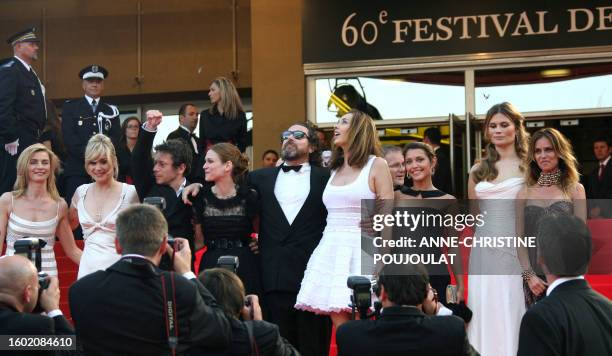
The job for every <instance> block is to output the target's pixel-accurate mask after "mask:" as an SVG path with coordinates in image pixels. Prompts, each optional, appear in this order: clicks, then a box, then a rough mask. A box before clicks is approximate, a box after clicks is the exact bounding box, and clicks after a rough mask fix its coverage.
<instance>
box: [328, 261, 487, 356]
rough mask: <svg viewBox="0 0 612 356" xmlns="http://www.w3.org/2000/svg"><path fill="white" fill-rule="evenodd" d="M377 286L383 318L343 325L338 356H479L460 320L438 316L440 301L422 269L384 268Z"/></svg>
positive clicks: (409, 266) (339, 338)
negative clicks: (438, 302) (438, 301)
mask: <svg viewBox="0 0 612 356" xmlns="http://www.w3.org/2000/svg"><path fill="white" fill-rule="evenodd" d="M400 268H401V270H400ZM400 272H401V275H400ZM378 285H379V287H380V296H379V299H380V301H381V303H382V306H383V311H382V314H381V316H380V318H378V319H377V320H357V321H349V322H347V323H344V324H343V325H341V326H340V327H339V328H338V331H337V333H336V342H337V344H338V355H340V356H348V355H385V356H391V355H408V354H409V355H428V356H429V355H477V353H476V351H474V349H473V348H472V346H471V345H470V344H469V342H468V339H467V336H466V332H465V326H464V323H463V321H462V320H461V319H459V318H458V317H455V316H435V313H436V309H437V302H436V301H435V299H434V293H433V291H431V287H430V286H429V278H428V276H427V272H426V271H425V270H424V269H423V268H422V267H420V266H414V265H406V266H402V267H396V266H392V265H388V266H385V267H384V268H383V270H382V271H381V273H380V276H379V278H378Z"/></svg>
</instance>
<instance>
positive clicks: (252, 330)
mask: <svg viewBox="0 0 612 356" xmlns="http://www.w3.org/2000/svg"><path fill="white" fill-rule="evenodd" d="M198 279H199V280H200V281H201V282H202V284H203V285H204V286H205V287H206V288H207V289H208V290H209V291H210V292H211V293H212V295H213V296H214V297H215V298H216V299H217V300H219V303H220V306H221V308H222V309H223V310H224V311H225V313H226V315H227V316H228V317H229V318H230V323H231V325H232V342H231V344H230V347H229V348H228V349H227V350H226V351H225V353H224V355H233V356H235V355H245V356H248V355H260V356H264V355H271V356H272V355H274V356H284V355H299V353H298V352H297V350H296V349H295V348H294V347H293V346H292V345H291V344H290V343H289V342H288V341H287V340H285V339H284V338H282V337H281V336H280V333H279V331H278V326H276V325H274V324H272V323H268V322H266V321H263V320H262V316H261V307H260V305H259V298H258V297H257V295H254V294H253V295H248V296H246V297H245V295H244V286H243V285H242V282H241V281H240V278H238V276H236V274H234V273H232V272H231V271H229V270H227V269H224V268H212V269H207V270H205V271H204V272H202V273H201V274H200V276H199V277H198ZM247 304H248V305H247ZM241 317H242V320H244V322H241V321H240V318H241Z"/></svg>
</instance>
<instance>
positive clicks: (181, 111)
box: [178, 103, 195, 116]
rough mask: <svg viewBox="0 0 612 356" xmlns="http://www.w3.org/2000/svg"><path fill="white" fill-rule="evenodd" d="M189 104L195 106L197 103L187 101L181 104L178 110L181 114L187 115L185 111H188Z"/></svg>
mask: <svg viewBox="0 0 612 356" xmlns="http://www.w3.org/2000/svg"><path fill="white" fill-rule="evenodd" d="M188 106H193V107H195V105H193V104H192V103H185V104H183V105H181V107H180V108H179V112H178V114H179V116H185V111H187V107H188Z"/></svg>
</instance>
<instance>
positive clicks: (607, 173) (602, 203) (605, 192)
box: [586, 159, 612, 218]
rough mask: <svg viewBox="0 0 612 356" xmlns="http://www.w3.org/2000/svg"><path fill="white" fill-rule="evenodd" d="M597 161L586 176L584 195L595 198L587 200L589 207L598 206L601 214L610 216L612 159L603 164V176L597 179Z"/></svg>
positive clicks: (611, 215) (611, 204)
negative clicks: (595, 165)
mask: <svg viewBox="0 0 612 356" xmlns="http://www.w3.org/2000/svg"><path fill="white" fill-rule="evenodd" d="M598 175H599V162H597V167H595V169H594V170H593V172H591V174H590V175H589V177H588V182H587V187H586V196H587V198H588V199H595V200H593V201H591V202H589V203H590V204H589V207H595V206H599V207H600V208H601V210H602V211H601V216H603V217H606V218H612V159H610V160H608V164H606V165H605V166H604V171H603V177H602V179H601V180H599V177H598ZM600 199H609V200H600Z"/></svg>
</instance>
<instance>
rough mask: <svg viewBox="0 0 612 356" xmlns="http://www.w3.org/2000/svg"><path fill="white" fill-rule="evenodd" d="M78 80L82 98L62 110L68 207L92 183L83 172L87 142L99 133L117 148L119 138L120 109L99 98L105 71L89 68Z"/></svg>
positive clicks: (101, 68)
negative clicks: (79, 191) (83, 92)
mask: <svg viewBox="0 0 612 356" xmlns="http://www.w3.org/2000/svg"><path fill="white" fill-rule="evenodd" d="M79 78H81V79H82V80H83V90H84V91H85V95H84V96H83V97H82V98H80V99H76V100H68V101H66V102H65V103H64V106H63V110H62V134H63V136H64V143H65V145H66V151H67V154H66V163H65V168H64V177H65V178H64V180H65V183H64V192H65V194H66V201H67V202H68V204H70V202H71V199H72V195H73V194H74V192H75V190H76V189H77V188H78V187H79V186H80V185H82V184H85V183H89V182H90V181H91V179H90V177H89V175H87V173H86V172H85V147H86V146H87V142H88V141H89V139H90V138H91V137H92V136H93V135H95V134H98V133H101V134H104V135H106V136H108V137H110V139H111V141H113V143H114V144H115V147H116V146H117V144H118V142H119V138H120V136H121V124H120V121H119V110H117V107H116V106H114V105H110V104H108V103H106V102H104V99H102V98H100V95H101V94H102V90H103V89H104V79H106V78H108V71H107V70H106V69H105V68H104V67H102V66H99V65H90V66H87V67H85V68H83V69H82V70H81V71H80V72H79Z"/></svg>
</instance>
